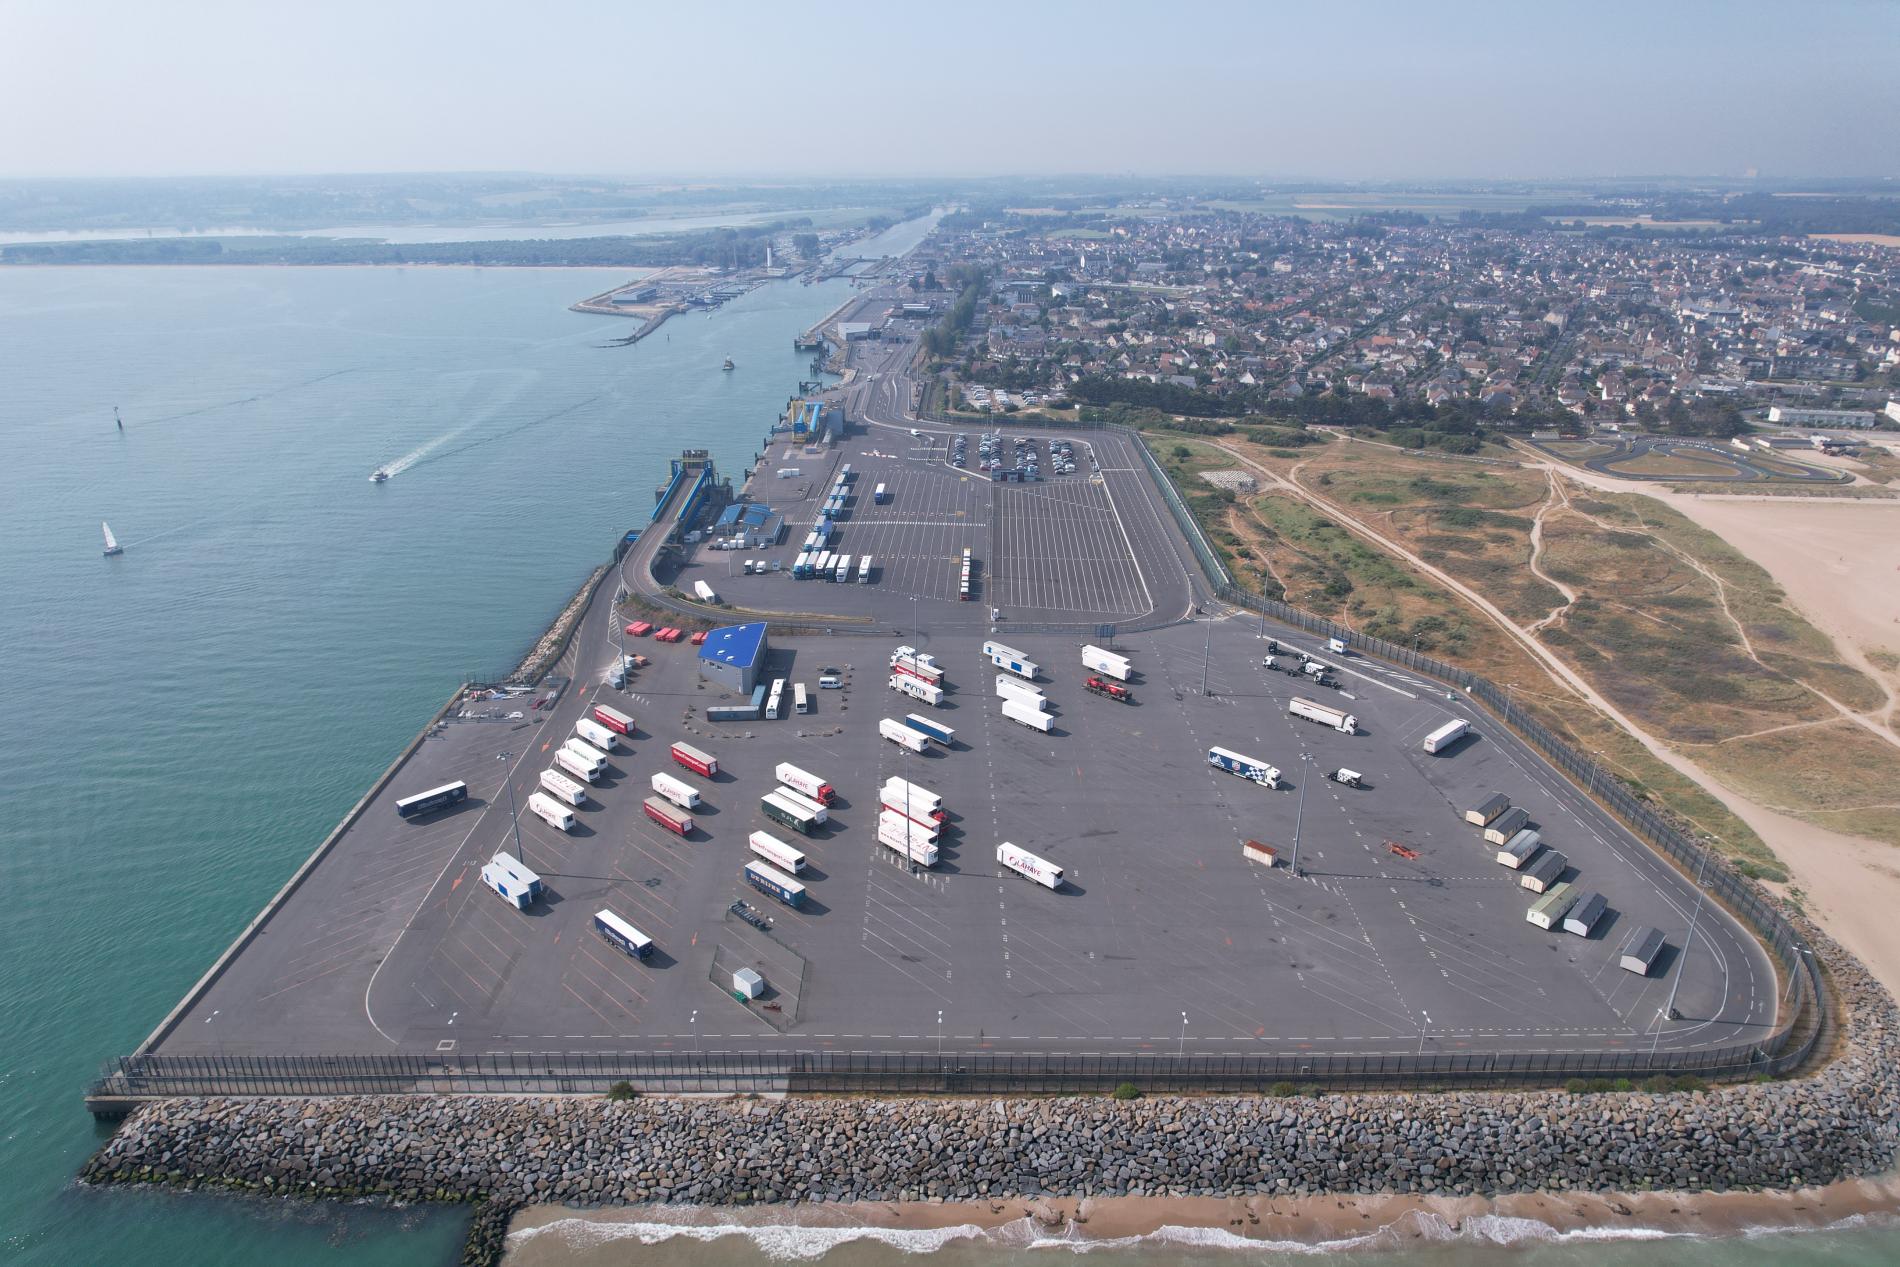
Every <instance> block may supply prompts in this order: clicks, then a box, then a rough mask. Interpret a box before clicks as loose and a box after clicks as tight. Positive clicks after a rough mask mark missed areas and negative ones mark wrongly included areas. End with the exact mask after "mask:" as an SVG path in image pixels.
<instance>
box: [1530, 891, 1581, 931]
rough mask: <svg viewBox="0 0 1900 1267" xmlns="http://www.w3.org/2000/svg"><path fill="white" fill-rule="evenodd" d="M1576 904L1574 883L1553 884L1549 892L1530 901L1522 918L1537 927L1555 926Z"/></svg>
mask: <svg viewBox="0 0 1900 1267" xmlns="http://www.w3.org/2000/svg"><path fill="white" fill-rule="evenodd" d="M1576 904H1577V886H1576V885H1574V884H1553V885H1551V887H1550V892H1548V893H1546V894H1544V896H1542V897H1540V898H1538V899H1537V900H1536V901H1535V902H1532V903H1531V909H1530V910H1529V911H1527V912H1526V913H1525V915H1524V918H1525V919H1527V920H1529V921H1530V922H1531V923H1533V924H1535V925H1537V926H1538V927H1539V928H1545V929H1549V928H1555V927H1556V926H1557V924H1558V922H1559V921H1560V920H1562V919H1563V917H1564V916H1566V915H1568V914H1569V913H1570V909H1571V908H1572V907H1574V906H1575V905H1576Z"/></svg>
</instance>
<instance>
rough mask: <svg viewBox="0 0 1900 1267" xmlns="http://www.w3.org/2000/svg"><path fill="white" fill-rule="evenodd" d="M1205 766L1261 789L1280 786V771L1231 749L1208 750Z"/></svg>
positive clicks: (1255, 758)
mask: <svg viewBox="0 0 1900 1267" xmlns="http://www.w3.org/2000/svg"><path fill="white" fill-rule="evenodd" d="M1207 764H1209V765H1211V766H1213V767H1214V768H1215V769H1217V770H1225V771H1227V773H1229V774H1232V775H1237V776H1239V777H1240V778H1243V779H1252V780H1253V781H1254V782H1255V783H1258V784H1260V785H1261V786H1262V787H1278V786H1279V784H1280V771H1279V770H1278V769H1277V768H1275V767H1274V766H1270V765H1268V764H1267V763H1266V762H1264V761H1262V760H1260V759H1259V758H1258V757H1249V756H1246V755H1244V754H1243V753H1238V752H1235V751H1234V750H1233V749H1231V748H1209V749H1208V750H1207Z"/></svg>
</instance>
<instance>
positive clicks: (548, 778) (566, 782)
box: [541, 770, 587, 805]
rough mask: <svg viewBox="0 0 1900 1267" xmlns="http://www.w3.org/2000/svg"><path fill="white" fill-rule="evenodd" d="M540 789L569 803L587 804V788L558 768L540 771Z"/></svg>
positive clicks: (556, 798) (558, 799)
mask: <svg viewBox="0 0 1900 1267" xmlns="http://www.w3.org/2000/svg"><path fill="white" fill-rule="evenodd" d="M541 790H542V791H544V792H546V793H547V794H548V795H549V796H552V797H553V798H554V799H555V800H557V801H564V802H566V803H567V804H569V805H585V804H587V789H586V788H585V787H583V786H581V785H580V784H579V783H576V782H575V781H574V780H572V779H570V778H568V777H567V776H566V775H565V774H562V773H561V772H560V771H559V770H543V771H541Z"/></svg>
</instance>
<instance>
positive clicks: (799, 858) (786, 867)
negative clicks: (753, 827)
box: [745, 831, 805, 875]
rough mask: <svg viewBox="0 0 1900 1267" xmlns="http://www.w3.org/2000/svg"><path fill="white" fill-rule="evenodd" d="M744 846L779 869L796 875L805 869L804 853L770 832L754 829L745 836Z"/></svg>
mask: <svg viewBox="0 0 1900 1267" xmlns="http://www.w3.org/2000/svg"><path fill="white" fill-rule="evenodd" d="M745 843H746V848H748V849H750V850H751V851H752V852H753V853H755V854H757V855H759V857H761V858H763V859H765V860H766V861H767V862H769V863H771V864H772V865H773V866H775V867H777V868H779V869H780V870H781V871H786V872H789V873H790V874H792V875H797V874H798V873H799V872H800V871H803V870H804V869H805V855H804V854H802V853H800V852H799V851H798V850H796V849H794V848H792V847H791V846H790V845H788V844H786V843H785V842H784V841H782V840H780V839H779V838H778V837H777V836H774V835H773V834H772V833H771V832H765V831H755V832H753V833H752V834H751V835H750V836H747V837H746V842H745Z"/></svg>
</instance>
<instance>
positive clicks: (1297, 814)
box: [1293, 752, 1308, 875]
mask: <svg viewBox="0 0 1900 1267" xmlns="http://www.w3.org/2000/svg"><path fill="white" fill-rule="evenodd" d="M1307 759H1308V758H1307V755H1306V754H1305V753H1304V752H1302V753H1301V754H1300V800H1299V804H1298V805H1297V806H1296V807H1295V808H1294V810H1293V874H1294V875H1298V874H1299V873H1300V824H1301V823H1302V822H1303V821H1305V818H1306V762H1307Z"/></svg>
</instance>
